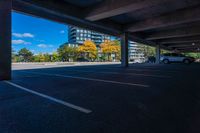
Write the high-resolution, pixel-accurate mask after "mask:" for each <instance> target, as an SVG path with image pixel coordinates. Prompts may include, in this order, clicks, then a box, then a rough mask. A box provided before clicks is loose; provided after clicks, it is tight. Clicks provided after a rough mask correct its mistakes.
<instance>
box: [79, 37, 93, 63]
mask: <svg viewBox="0 0 200 133" xmlns="http://www.w3.org/2000/svg"><path fill="white" fill-rule="evenodd" d="M78 52H79V53H81V54H84V55H85V57H86V58H87V59H90V60H94V59H96V57H97V47H96V45H95V43H94V42H93V41H91V40H86V41H85V42H84V43H83V45H81V46H79V47H78Z"/></svg>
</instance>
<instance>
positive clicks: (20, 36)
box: [12, 33, 34, 38]
mask: <svg viewBox="0 0 200 133" xmlns="http://www.w3.org/2000/svg"><path fill="white" fill-rule="evenodd" d="M12 35H13V36H14V37H17V38H25V37H26V38H34V35H33V34H31V33H22V34H21V33H12Z"/></svg>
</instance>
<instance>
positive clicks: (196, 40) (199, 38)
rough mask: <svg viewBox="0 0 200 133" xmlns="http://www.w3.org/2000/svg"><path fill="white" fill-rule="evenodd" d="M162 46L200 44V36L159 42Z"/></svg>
mask: <svg viewBox="0 0 200 133" xmlns="http://www.w3.org/2000/svg"><path fill="white" fill-rule="evenodd" d="M158 42H159V43H160V44H180V43H191V44H192V43H200V36H192V37H180V38H169V39H162V40H159V41H158Z"/></svg>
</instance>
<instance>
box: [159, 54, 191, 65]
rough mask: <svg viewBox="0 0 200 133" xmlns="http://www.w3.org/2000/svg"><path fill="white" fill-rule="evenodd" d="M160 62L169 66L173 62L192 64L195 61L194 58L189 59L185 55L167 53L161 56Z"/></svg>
mask: <svg viewBox="0 0 200 133" xmlns="http://www.w3.org/2000/svg"><path fill="white" fill-rule="evenodd" d="M160 61H161V62H163V63H164V64H169V63H171V62H181V63H185V64H190V63H192V62H194V61H195V59H194V58H193V57H187V56H185V55H183V54H177V53H166V54H163V55H161V57H160Z"/></svg>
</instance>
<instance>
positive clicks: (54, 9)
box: [13, 0, 200, 52]
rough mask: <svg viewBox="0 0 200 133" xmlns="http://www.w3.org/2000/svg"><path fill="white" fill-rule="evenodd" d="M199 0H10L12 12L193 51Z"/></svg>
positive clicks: (198, 37)
mask: <svg viewBox="0 0 200 133" xmlns="http://www.w3.org/2000/svg"><path fill="white" fill-rule="evenodd" d="M199 7H200V1H199V0H142V1H141V0H123V1H122V0H84V1H83V0H73V1H71V0H48V1H41V0H13V9H14V10H15V11H18V12H23V13H27V14H31V15H34V16H38V17H43V18H46V19H50V20H54V21H58V22H62V23H68V24H71V25H75V26H80V27H83V28H89V29H91V30H96V31H99V32H103V33H106V34H112V35H120V34H121V33H123V32H128V33H129V38H130V39H132V40H134V41H138V42H142V43H146V44H149V45H156V44H160V45H161V47H162V48H164V49H168V50H179V51H181V52H189V51H192V52H197V51H199V46H200V30H199V29H200V8H199Z"/></svg>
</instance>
